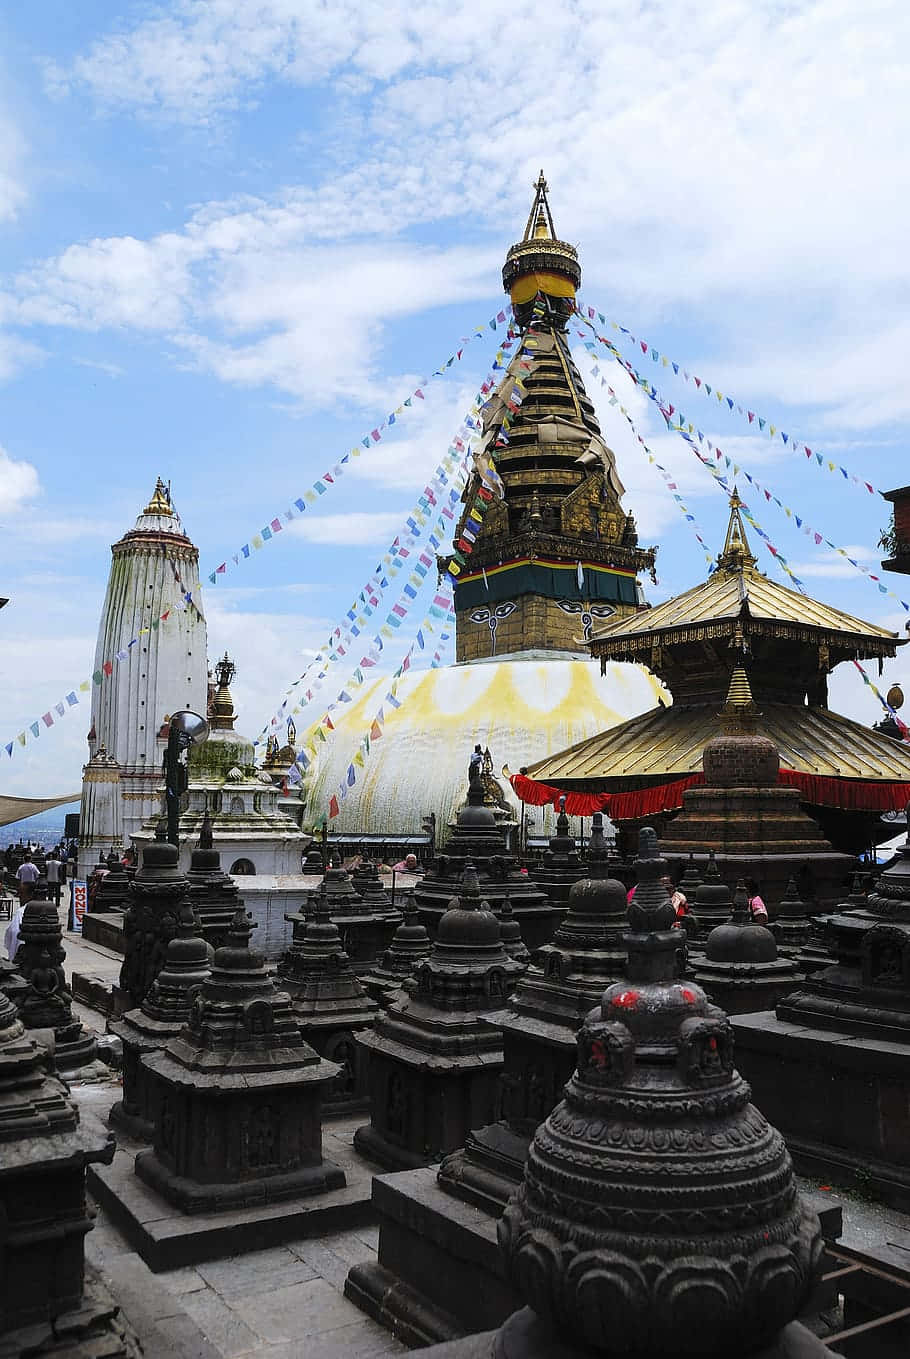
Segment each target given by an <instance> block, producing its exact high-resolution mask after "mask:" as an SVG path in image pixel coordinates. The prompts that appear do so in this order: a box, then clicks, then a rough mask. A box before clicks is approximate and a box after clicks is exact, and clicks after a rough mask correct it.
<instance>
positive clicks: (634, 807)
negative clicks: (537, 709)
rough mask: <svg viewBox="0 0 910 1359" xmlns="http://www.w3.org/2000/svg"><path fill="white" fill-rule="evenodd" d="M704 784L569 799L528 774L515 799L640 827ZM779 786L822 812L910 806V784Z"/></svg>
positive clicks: (516, 784) (793, 782)
mask: <svg viewBox="0 0 910 1359" xmlns="http://www.w3.org/2000/svg"><path fill="white" fill-rule="evenodd" d="M704 781H705V776H704V774H688V775H687V776H686V777H685V778H681V779H672V780H671V781H670V782H668V783H657V784H654V785H653V786H652V787H650V788H638V789H636V790H635V791H634V792H631V793H570V792H567V791H565V790H564V789H562V788H556V787H554V786H553V784H550V783H538V782H537V780H536V779H529V778H528V777H527V776H526V775H525V774H513V775H512V778H511V783H512V788H513V789H514V791H515V795H516V797H518V798H520V799H521V801H522V802H526V803H527V804H528V806H530V807H546V806H551V805H552V806H553V807H554V808H555V809H556V810H557V811H558V810H559V800H560V798H562V797H564V798H565V800H566V812H567V813H568V815H569V816H591V814H592V813H593V812H606V813H607V814H608V815H609V816H610V817H611V818H612V819H613V820H614V821H637V820H640V819H641V818H642V817H645V816H657V815H658V813H660V812H674V811H676V810H677V809H678V808H679V807H681V806H682V803H683V793H684V792H685V791H686V789H687V788H693V787H695V786H697V785H698V784H703V783H704ZM778 782H779V783H782V784H785V785H786V786H787V787H790V788H798V789H799V790H800V792H801V793H802V795H803V800H804V801H805V802H809V803H812V804H814V805H815V806H817V807H839V808H840V809H841V810H842V811H848V812H900V811H903V809H904V808H905V807H906V806H907V804H908V802H910V783H878V782H876V781H874V780H872V779H838V778H826V777H823V776H822V775H819V774H802V773H800V772H799V771H798V770H796V769H782V770H781V771H780V773H779V774H778Z"/></svg>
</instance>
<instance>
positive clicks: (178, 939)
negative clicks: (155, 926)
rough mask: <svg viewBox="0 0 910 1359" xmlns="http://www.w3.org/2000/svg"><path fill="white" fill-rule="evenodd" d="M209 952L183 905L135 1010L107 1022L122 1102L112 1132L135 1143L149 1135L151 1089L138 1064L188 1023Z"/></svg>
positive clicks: (117, 1106) (114, 1113) (144, 1070)
mask: <svg viewBox="0 0 910 1359" xmlns="http://www.w3.org/2000/svg"><path fill="white" fill-rule="evenodd" d="M211 962H212V949H211V947H210V945H208V944H207V943H206V942H205V940H204V939H203V938H202V937H201V935H200V933H199V925H198V922H197V920H196V918H195V916H194V914H193V910H192V908H191V907H190V906H189V904H188V903H186V902H184V904H183V905H182V906H181V907H180V910H179V914H178V923H177V934H176V936H175V937H174V938H173V939H172V940H171V942H170V943H169V944H168V946H167V955H166V957H165V960H164V967H163V968H162V969H161V971H160V972H159V974H158V976H157V977H156V978H155V980H154V982H153V983H152V988H151V990H150V991H149V993H148V995H147V996H146V998H145V1000H144V1001H143V1002H142V1005H141V1006H140V1007H139V1009H137V1010H130V1011H129V1012H128V1013H127V1014H125V1015H124V1016H123V1017H122V1019H116V1020H111V1021H109V1022H108V1026H107V1027H108V1032H109V1033H114V1034H116V1035H117V1037H118V1038H119V1039H120V1040H121V1042H122V1043H123V1099H122V1100H118V1102H117V1103H116V1104H115V1105H114V1107H113V1109H111V1115H110V1121H111V1124H112V1125H113V1127H115V1128H122V1129H123V1131H124V1132H127V1133H128V1134H129V1135H130V1137H134V1138H135V1139H136V1140H137V1141H138V1142H151V1140H152V1138H153V1136H154V1133H155V1098H154V1095H155V1091H156V1088H157V1087H156V1083H155V1081H154V1079H153V1078H150V1076H149V1072H148V1068H147V1067H146V1066H144V1065H143V1063H142V1058H143V1057H145V1056H147V1055H148V1054H149V1053H152V1052H160V1051H161V1049H162V1048H163V1047H164V1046H165V1044H166V1043H167V1042H168V1041H169V1040H170V1039H171V1038H176V1037H177V1035H178V1034H179V1033H180V1031H181V1030H182V1029H183V1027H184V1025H186V1024H187V1023H189V1019H190V1013H191V1010H192V1005H193V1001H194V999H195V997H196V994H197V992H198V991H199V988H200V987H201V986H202V984H203V982H204V981H205V980H206V978H207V977H208V975H209V972H210V971H211Z"/></svg>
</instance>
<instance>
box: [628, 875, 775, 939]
mask: <svg viewBox="0 0 910 1359" xmlns="http://www.w3.org/2000/svg"><path fill="white" fill-rule="evenodd" d="M660 881H661V885H662V886H663V887H665V888H666V889H667V895H668V896H669V898H670V902H671V904H672V906H673V909H674V911H675V912H676V923H677V925H680V926H682V925H683V922H684V920H685V917H686V916H687V915H689V913H690V912H691V910H692V907H691V906H690V905H689V902H688V900H687V899H686V895H685V893H684V892H680V890H679V888H678V887H674V885H673V879H672V878H671V877H670V875H669V873H665V874H664V876H663V877H662V878H661V880H660ZM746 891H747V892H748V893H749V915H750V917H751V919H752V920H753V921H754V922H755V924H756V925H767V923H768V908H767V906H766V905H765V903H764V901H763V900H762V898H761V897H760V896H759V892H758V883H757V882H756V881H755V879H754V878H747V879H746ZM634 896H635V888H634V887H631V888H630V889H629V892H628V900H629V901H631V900H632V898H633V897H634Z"/></svg>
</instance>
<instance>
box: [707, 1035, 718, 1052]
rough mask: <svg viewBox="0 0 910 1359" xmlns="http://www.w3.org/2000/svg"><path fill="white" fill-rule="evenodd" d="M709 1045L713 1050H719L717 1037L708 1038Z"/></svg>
mask: <svg viewBox="0 0 910 1359" xmlns="http://www.w3.org/2000/svg"><path fill="white" fill-rule="evenodd" d="M708 1047H709V1048H710V1049H711V1051H712V1052H716V1051H717V1039H716V1038H709V1039H708Z"/></svg>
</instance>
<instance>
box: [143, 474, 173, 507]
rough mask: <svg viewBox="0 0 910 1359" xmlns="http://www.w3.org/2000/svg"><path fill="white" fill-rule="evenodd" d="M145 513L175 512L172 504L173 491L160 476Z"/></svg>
mask: <svg viewBox="0 0 910 1359" xmlns="http://www.w3.org/2000/svg"><path fill="white" fill-rule="evenodd" d="M142 513H143V514H173V513H174V507H173V505H172V504H171V493H170V491H169V490H168V488H167V487H166V486H165V484H164V482H163V481H162V480H161V478H160V477H159V478H158V480H157V481H156V482H155V489H154V491H153V492H152V498H151V500H150V501H149V503H148V504H147V505H146V507H145V509H144V510H143V511H142Z"/></svg>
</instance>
